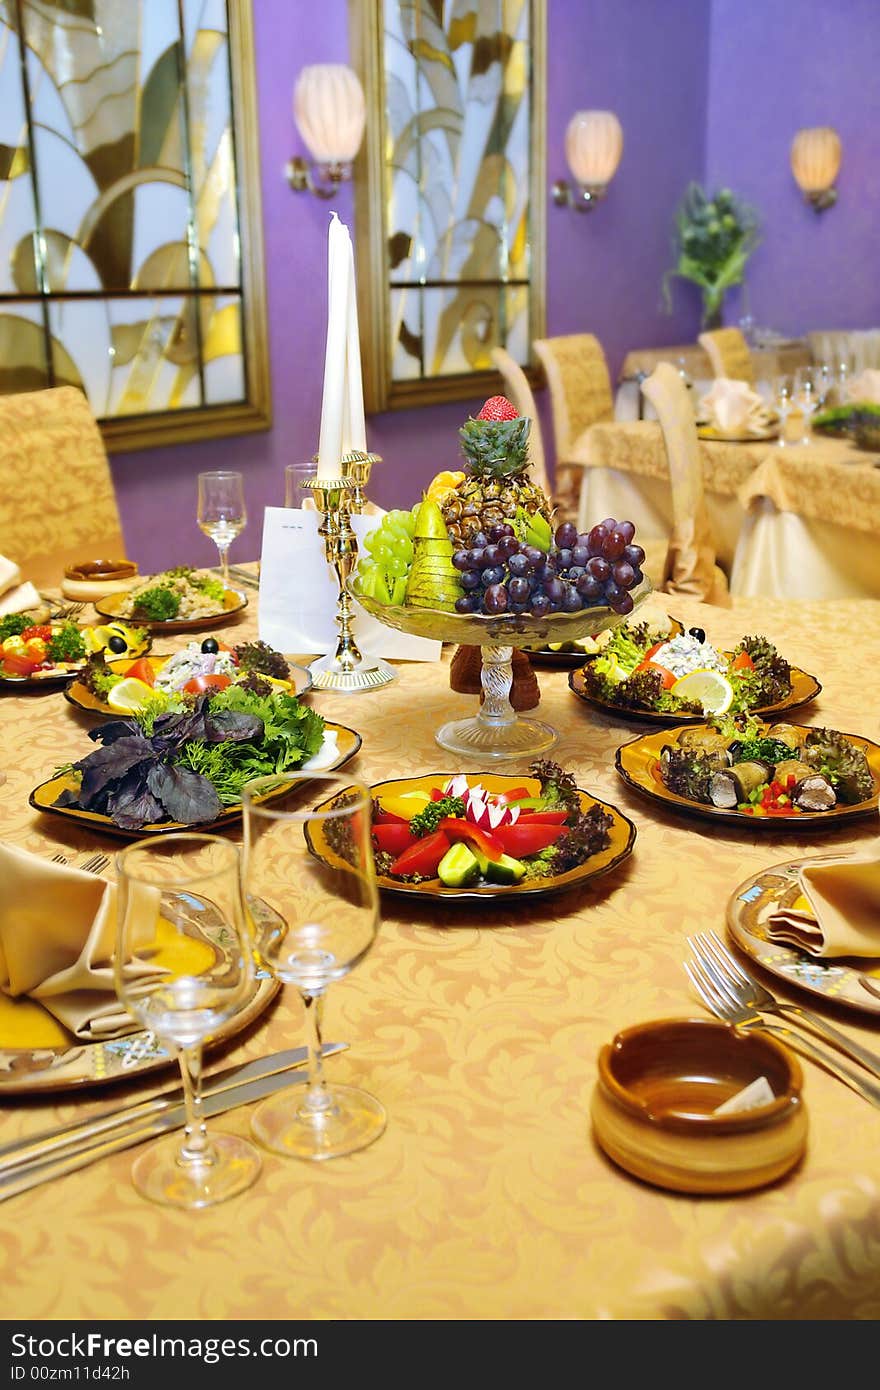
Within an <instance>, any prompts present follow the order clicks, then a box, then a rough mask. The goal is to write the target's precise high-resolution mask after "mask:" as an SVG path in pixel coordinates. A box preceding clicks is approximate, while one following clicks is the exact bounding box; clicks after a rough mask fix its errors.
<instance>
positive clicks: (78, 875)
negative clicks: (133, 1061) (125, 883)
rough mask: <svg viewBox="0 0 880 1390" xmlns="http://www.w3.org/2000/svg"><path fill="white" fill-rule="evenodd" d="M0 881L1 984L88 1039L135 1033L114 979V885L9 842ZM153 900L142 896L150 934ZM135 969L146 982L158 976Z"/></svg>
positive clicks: (1, 854)
mask: <svg viewBox="0 0 880 1390" xmlns="http://www.w3.org/2000/svg"><path fill="white" fill-rule="evenodd" d="M0 883H2V884H3V892H2V894H0V989H2V991H3V992H4V993H5V994H8V995H11V996H12V997H13V998H17V997H19V996H21V995H27V996H28V997H29V998H30V999H36V1000H37V1001H38V1002H39V1003H40V1004H42V1006H43V1008H44V1009H46V1010H47V1011H48V1012H49V1013H50V1014H52V1015H53V1016H54V1017H55V1018H57V1020H58V1021H59V1023H61V1024H63V1025H64V1027H65V1028H67V1029H68V1030H69V1031H70V1032H71V1033H73V1034H75V1036H76V1037H78V1038H81V1039H83V1040H84V1041H86V1042H96V1041H99V1040H102V1039H105V1038H111V1037H114V1036H116V1035H117V1034H120V1033H128V1032H131V1031H132V1028H133V1027H134V1026H136V1025H134V1024H133V1022H132V1019H131V1016H130V1015H129V1014H128V1013H127V1011H126V1010H125V1008H124V1006H123V1005H122V1004H121V1003H120V1002H119V1000H118V998H117V995H116V989H115V986H114V983H113V948H114V940H115V936H116V886H115V884H112V883H107V882H106V881H105V880H104V879H102V878H99V877H98V876H97V875H96V874H89V873H83V871H82V870H81V869H74V868H71V867H69V866H68V865H66V864H52V863H49V862H48V861H47V860H45V859H41V858H40V857H39V856H38V855H35V854H29V853H28V852H27V851H26V850H21V849H15V848H13V846H11V845H4V844H0ZM147 891H150V890H147ZM153 905H154V904H152V903H150V904H148V903H147V902H146V901H145V902H144V911H143V931H144V939H145V940H149V939H150V935H151V934H152V932H153V931H154V929H155V917H154V916H153V914H152V912H151V911H150V910H149V908H150V907H151V906H153ZM131 970H132V972H133V975H134V976H135V977H140V976H142V977H143V978H144V982H145V983H146V982H147V981H148V980H149V979H152V978H155V974H156V971H155V970H154V969H153V968H151V967H145V966H143V965H134V964H132V966H131Z"/></svg>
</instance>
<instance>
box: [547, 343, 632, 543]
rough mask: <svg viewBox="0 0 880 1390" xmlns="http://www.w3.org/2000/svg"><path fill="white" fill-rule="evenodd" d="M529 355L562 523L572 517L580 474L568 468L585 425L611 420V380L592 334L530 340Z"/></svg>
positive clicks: (575, 453) (578, 490)
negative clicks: (544, 413) (549, 423)
mask: <svg viewBox="0 0 880 1390" xmlns="http://www.w3.org/2000/svg"><path fill="white" fill-rule="evenodd" d="M534 349H535V352H536V353H537V354H538V357H539V358H540V360H541V365H542V366H543V368H544V375H545V376H546V378H547V385H548V387H549V388H550V407H551V410H552V413H553V434H554V438H555V444H556V451H555V453H556V465H555V469H554V476H555V479H556V487H555V497H556V505H557V510H558V511H559V513H560V514H561V516H562V519H564V520H570V521H574V520H575V518H576V517H577V514H578V505H579V500H580V493H581V487H582V483H583V477H584V475H583V469H582V468H578V467H572V466H571V464H570V463H569V462H568V460H569V459H572V458H575V457H576V456H577V452H578V444H579V441H580V440H581V439H582V437H583V435H584V434H585V432H586V431H587V430H588V429H589V427H590V425H595V424H596V422H597V421H599V420H613V419H614V397H613V395H612V391H611V377H610V376H609V373H608V364H607V362H606V361H605V353H604V352H603V351H602V344H601V343H600V342H599V340H598V338H595V337H594V336H593V334H592V333H569V334H565V335H561V336H559V337H554V338H536V339H535V341H534Z"/></svg>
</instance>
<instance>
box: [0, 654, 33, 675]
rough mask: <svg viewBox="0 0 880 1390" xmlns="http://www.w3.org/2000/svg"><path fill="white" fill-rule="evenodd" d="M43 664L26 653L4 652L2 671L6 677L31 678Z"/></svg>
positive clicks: (0, 668)
mask: <svg viewBox="0 0 880 1390" xmlns="http://www.w3.org/2000/svg"><path fill="white" fill-rule="evenodd" d="M42 664H43V663H42V661H36V660H34V658H33V657H30V656H26V655H25V654H24V652H4V653H3V656H2V665H0V670H2V671H3V674H4V676H31V675H33V673H34V671H36V669H37V667H38V666H42Z"/></svg>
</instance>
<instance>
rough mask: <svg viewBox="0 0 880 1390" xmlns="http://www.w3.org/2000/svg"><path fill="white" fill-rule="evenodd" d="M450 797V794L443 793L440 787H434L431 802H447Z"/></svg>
mask: <svg viewBox="0 0 880 1390" xmlns="http://www.w3.org/2000/svg"><path fill="white" fill-rule="evenodd" d="M448 795H449V792H442V791H441V790H440V788H439V787H432V788H431V800H432V801H445V800H446V798H447V796H448Z"/></svg>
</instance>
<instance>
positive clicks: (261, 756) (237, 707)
mask: <svg viewBox="0 0 880 1390" xmlns="http://www.w3.org/2000/svg"><path fill="white" fill-rule="evenodd" d="M88 737H89V738H90V739H91V740H92V742H93V743H97V744H99V745H100V746H99V747H98V748H96V749H94V750H93V751H91V752H87V753H85V754H84V756H83V757H82V758H80V759H79V760H77V761H76V762H74V763H71V764H68V765H67V766H65V767H59V768H56V770H55V774H54V776H52V777H50V778H48V780H47V781H45V782H41V783H40V785H39V786H38V787H35V788H34V790H33V791H32V792H31V794H30V797H29V801H30V804H31V806H33V807H34V808H35V809H36V810H38V811H44V812H46V813H47V814H50V815H57V816H62V817H64V818H66V819H68V820H72V821H74V822H76V823H78V824H80V825H84V826H87V827H88V828H89V829H92V830H103V831H106V832H107V833H108V834H110V835H118V836H122V837H123V838H126V839H137V838H139V837H140V836H143V835H161V834H167V833H169V832H171V831H174V830H184V829H192V828H197V829H199V830H216V829H225V828H226V827H227V826H229V825H233V824H235V823H236V822H237V821H238V820H240V818H241V813H242V807H241V789H242V787H243V786H244V784H245V782H249V781H251V780H252V779H253V778H255V777H265V776H269V775H270V774H273V773H280V772H286V771H297V772H298V771H304V770H309V769H312V770H314V771H318V770H323V769H328V770H329V769H333V768H338V767H343V766H344V765H345V764H346V763H347V762H348V761H349V760H350V759H351V758H353V757H354V755H355V753H357V751H358V749H359V748H360V746H361V737H360V734H358V733H356V732H355V731H354V729H349V728H346V726H345V725H344V724H332V723H330V722H328V721H327V720H325V719H323V718H322V716H321V715H319V714H318V713H316V711H315V710H313V709H311V708H310V707H309V706H308V705H307V704H305V703H303V702H302V701H301V700H299V699H297V697H296V696H295V695H291V694H287V693H286V692H284V691H275V690H273V691H272V693H270V694H268V695H267V694H261V693H259V692H257V691H254V690H251V689H248V688H247V687H246V686H245V685H243V684H235V683H230V684H229V685H228V686H226V687H225V688H224V689H222V690H207V691H202V692H200V693H199V694H196V695H193V696H187V699H186V702H185V704H184V708H183V709H182V710H180V711H177V710H169V711H167V712H165V713H163V714H156V713H155V711H154V709H153V708H152V707H150V706H148V707H147V708H146V709H144V710H141V711H138V712H137V713H135V714H133V715H132V716H131V717H130V718H118V719H112V720H106V721H105V722H103V723H101V724H99V725H97V726H96V727H95V728H93V729H90V730H89V733H88ZM279 794H280V793H278V792H276V793H274V795H279Z"/></svg>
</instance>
